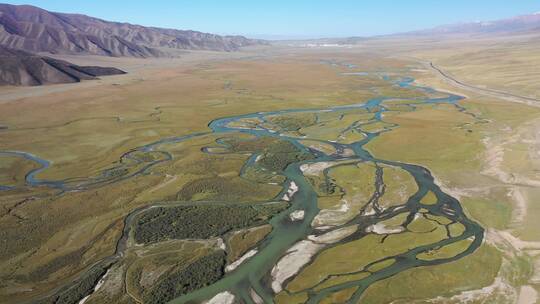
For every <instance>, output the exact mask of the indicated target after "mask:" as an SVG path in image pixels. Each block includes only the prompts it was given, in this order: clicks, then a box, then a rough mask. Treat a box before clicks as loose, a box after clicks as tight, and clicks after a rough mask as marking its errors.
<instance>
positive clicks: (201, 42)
mask: <svg viewBox="0 0 540 304" xmlns="http://www.w3.org/2000/svg"><path fill="white" fill-rule="evenodd" d="M261 43H264V42H262V41H261V40H252V39H248V38H245V37H243V36H220V35H214V34H208V33H202V32H196V31H184V30H174V29H162V28H155V27H144V26H140V25H133V24H129V23H118V22H109V21H105V20H101V19H97V18H93V17H88V16H85V15H79V14H63V13H54V12H49V11H46V10H43V9H41V8H38V7H34V6H29V5H9V4H0V45H3V46H5V47H9V48H12V49H21V50H25V51H29V52H50V53H55V54H93V55H105V56H130V57H160V56H166V55H167V48H169V49H187V50H214V51H235V50H238V49H239V48H240V47H243V46H249V45H256V44H261Z"/></svg>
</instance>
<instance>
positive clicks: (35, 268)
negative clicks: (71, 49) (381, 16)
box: [0, 44, 540, 304]
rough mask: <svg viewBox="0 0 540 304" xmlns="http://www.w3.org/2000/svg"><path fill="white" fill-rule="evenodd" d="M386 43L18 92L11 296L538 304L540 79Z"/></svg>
mask: <svg viewBox="0 0 540 304" xmlns="http://www.w3.org/2000/svg"><path fill="white" fill-rule="evenodd" d="M381 45H382V46H381ZM381 45H370V44H368V45H366V46H357V47H352V48H347V49H344V48H331V47H330V48H325V47H321V48H295V47H290V46H287V47H282V46H273V47H270V46H265V47H258V48H253V49H246V50H243V51H241V52H235V53H217V52H189V53H186V54H183V55H182V57H181V58H175V59H146V60H142V59H122V58H103V57H68V58H64V59H67V60H69V61H71V62H73V63H76V64H84V65H89V64H101V65H106V66H115V67H118V68H120V69H122V70H125V71H127V72H128V74H126V75H118V76H110V77H104V78H102V79H101V80H97V81H87V82H82V83H77V84H69V85H55V86H42V87H28V88H20V87H17V88H15V87H2V88H0V107H1V108H2V111H0V127H1V128H0V142H1V145H0V146H1V147H2V148H1V150H2V151H0V168H1V170H0V187H1V188H0V241H1V242H2V244H3V245H2V246H0V282H1V283H0V303H13V302H14V301H15V302H17V303H27V302H35V301H38V302H39V301H41V302H43V303H54V302H64V303H87V304H93V303H107V302H108V303H110V302H115V303H163V302H166V301H169V300H173V302H174V303H187V302H189V301H192V300H194V301H196V302H204V301H206V302H205V303H234V301H237V300H242V301H243V302H245V303H263V302H275V303H425V302H431V303H462V302H465V301H469V302H471V303H518V304H533V303H536V302H537V301H538V298H539V297H538V292H539V291H540V233H538V231H540V227H539V226H538V225H539V224H538V221H537V220H536V219H537V218H538V216H540V207H539V206H538V204H536V201H537V200H538V198H539V197H540V190H538V189H539V186H540V173H539V172H540V154H538V151H539V146H540V102H539V104H537V103H536V101H535V100H536V98H537V96H534V94H532V93H531V92H534V87H533V86H534V84H533V82H534V81H536V83H538V81H537V80H538V79H534V81H533V79H521V78H519V77H518V76H516V75H515V74H512V76H511V77H514V78H512V79H513V85H504V86H503V85H501V87H498V86H497V80H496V79H489V81H486V83H488V84H489V86H486V87H485V88H484V87H479V86H478V83H475V82H474V79H470V78H468V77H464V76H463V75H465V74H467V73H466V72H464V71H465V70H466V69H470V68H471V67H470V66H472V65H473V64H471V63H467V62H466V61H465V59H459V60H458V59H456V57H452V58H451V60H450V59H448V58H446V57H444V56H446V55H447V54H446V53H445V52H443V51H440V50H437V49H436V48H435V49H425V48H423V47H422V46H418V48H417V49H416V50H414V51H411V50H410V49H406V48H395V49H393V51H392V53H391V54H390V53H389V52H388V51H380V48H384V47H385V46H384V44H381ZM469 47H470V46H469ZM479 47H480V46H479ZM511 52H513V53H514V52H518V53H519V52H520V50H515V49H511ZM471 60H475V58H474V57H473V58H471ZM533 60H534V59H533ZM426 62H432V63H433V65H431V64H429V65H426ZM498 62H500V65H501V66H502V65H504V64H506V62H507V61H505V60H500V61H498ZM475 64H476V63H475ZM449 67H450V68H449ZM495 68H496V70H497V71H498V72H500V71H504V67H499V66H496V67H495ZM531 75H533V74H531ZM525 76H526V74H524V75H522V76H521V77H522V78H524V77H525ZM509 77H510V76H509ZM531 77H534V76H531ZM494 92H495V93H494ZM501 94H502V95H501ZM462 97H463V98H462ZM520 101H522V102H520ZM21 232H24V233H21Z"/></svg>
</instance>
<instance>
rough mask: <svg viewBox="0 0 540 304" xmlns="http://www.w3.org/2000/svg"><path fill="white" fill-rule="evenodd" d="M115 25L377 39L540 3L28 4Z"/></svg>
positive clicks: (212, 0) (271, 0) (538, 7)
mask: <svg viewBox="0 0 540 304" xmlns="http://www.w3.org/2000/svg"><path fill="white" fill-rule="evenodd" d="M6 2H7V3H11V4H31V5H35V6H39V7H41V8H44V9H47V10H52V11H58V12H68V13H82V14H86V15H90V16H93V17H99V18H102V19H106V20H111V21H123V22H130V23H135V24H141V25H147V26H158V27H168V28H178V29H194V30H199V31H205V32H212V33H218V34H242V35H247V36H251V37H262V38H314V37H346V36H371V35H380V34H389V33H395V32H403V31H410V30H417V29H424V28H429V27H433V26H436V25H441V24H449V23H457V22H464V21H486V20H493V19H500V18H505V17H510V16H514V15H520V14H528V13H535V12H538V11H540V1H539V0H515V1H510V0H446V1H435V0H430V1H428V0H424V1H415V0H409V1H399V0H394V1H389V0H379V1H364V0H296V1H294V0H288V1H287V0H265V1H261V0H221V1H219V0H192V1H187V0H176V1H174V0H153V1H142V0H141V1H136V0H132V1H124V0H107V1H105V0H92V1H73V0H28V1H6Z"/></svg>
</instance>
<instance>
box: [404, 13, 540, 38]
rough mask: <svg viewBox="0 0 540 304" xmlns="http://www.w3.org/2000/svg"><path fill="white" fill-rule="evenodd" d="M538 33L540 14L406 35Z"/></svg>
mask: <svg viewBox="0 0 540 304" xmlns="http://www.w3.org/2000/svg"><path fill="white" fill-rule="evenodd" d="M535 32H536V33H540V13H535V14H530V15H523V16H516V17H512V18H508V19H501V20H494V21H477V22H467V23H458V24H450V25H442V26H438V27H435V28H432V29H427V30H422V31H416V32H410V33H408V34H416V35H418V34H420V35H433V34H527V33H535Z"/></svg>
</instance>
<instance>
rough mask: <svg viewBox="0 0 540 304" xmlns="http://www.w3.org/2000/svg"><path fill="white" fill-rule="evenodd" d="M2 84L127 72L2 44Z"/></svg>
mask: <svg viewBox="0 0 540 304" xmlns="http://www.w3.org/2000/svg"><path fill="white" fill-rule="evenodd" d="M0 62H1V63H2V64H0V85H42V84H53V83H70V82H80V81H81V80H91V79H97V78H96V77H97V76H105V75H117V74H125V72H124V71H121V70H119V69H116V68H107V67H96V66H78V65H75V64H71V63H69V62H67V61H63V60H57V59H53V58H49V57H42V56H37V55H34V54H31V53H28V52H25V51H21V50H14V49H10V48H6V47H3V46H0Z"/></svg>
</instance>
